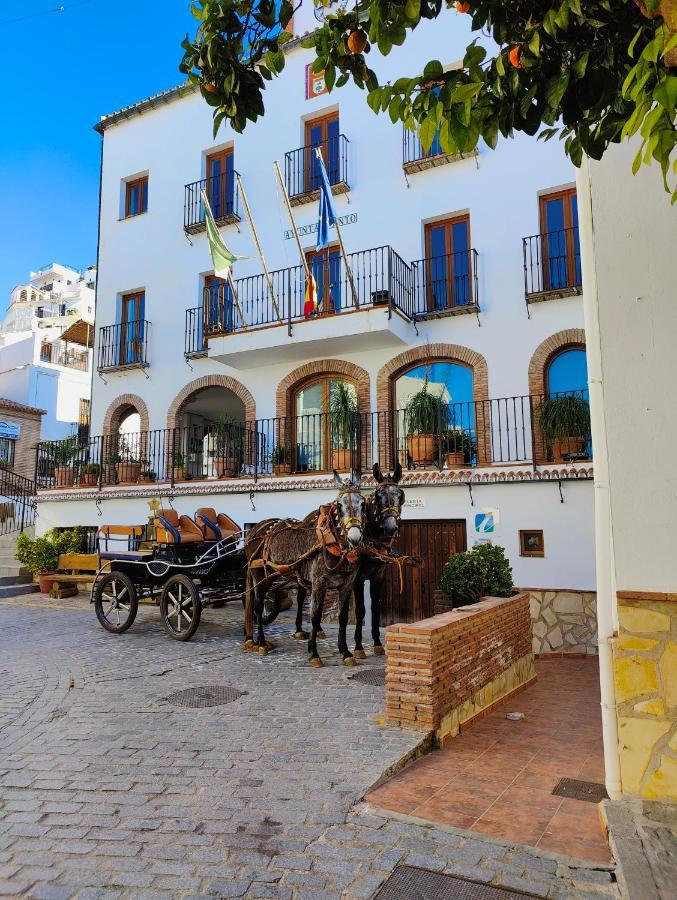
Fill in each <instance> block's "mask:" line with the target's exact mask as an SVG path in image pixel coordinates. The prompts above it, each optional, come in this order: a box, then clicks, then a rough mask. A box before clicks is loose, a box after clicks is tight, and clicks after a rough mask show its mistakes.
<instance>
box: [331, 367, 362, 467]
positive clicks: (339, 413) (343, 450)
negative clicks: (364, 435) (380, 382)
mask: <svg viewBox="0 0 677 900" xmlns="http://www.w3.org/2000/svg"><path fill="white" fill-rule="evenodd" d="M356 415H357V395H356V393H355V388H354V387H353V386H352V384H347V383H346V382H345V381H334V382H332V385H331V392H330V398H329V422H330V435H331V467H332V469H336V471H337V472H349V471H350V469H351V468H352V465H351V444H354V440H352V439H353V438H354V436H355V416H356Z"/></svg>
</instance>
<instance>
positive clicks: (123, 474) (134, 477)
mask: <svg viewBox="0 0 677 900" xmlns="http://www.w3.org/2000/svg"><path fill="white" fill-rule="evenodd" d="M118 454H119V459H118V462H117V463H116V465H115V476H116V478H117V480H118V484H130V483H134V482H136V481H138V480H139V473H140V472H141V461H140V460H139V457H138V455H137V454H136V453H135V452H134V450H133V449H132V448H131V447H130V446H129V444H128V443H127V440H126V438H125V436H124V435H120V440H119V442H118Z"/></svg>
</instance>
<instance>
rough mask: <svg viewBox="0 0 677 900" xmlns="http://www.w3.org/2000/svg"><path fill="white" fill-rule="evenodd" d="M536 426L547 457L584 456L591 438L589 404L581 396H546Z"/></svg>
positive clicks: (583, 457)
mask: <svg viewBox="0 0 677 900" xmlns="http://www.w3.org/2000/svg"><path fill="white" fill-rule="evenodd" d="M538 427H539V429H540V432H541V437H542V438H543V443H544V445H545V448H546V456H547V458H548V459H549V460H553V461H555V462H562V461H563V460H565V459H567V458H570V457H577V458H579V459H587V456H588V454H587V453H586V444H587V442H588V440H589V437H590V406H589V404H588V401H587V400H584V399H583V398H582V397H580V396H576V395H575V394H574V395H570V396H559V397H545V398H544V399H543V400H542V401H541V407H540V410H539V414H538Z"/></svg>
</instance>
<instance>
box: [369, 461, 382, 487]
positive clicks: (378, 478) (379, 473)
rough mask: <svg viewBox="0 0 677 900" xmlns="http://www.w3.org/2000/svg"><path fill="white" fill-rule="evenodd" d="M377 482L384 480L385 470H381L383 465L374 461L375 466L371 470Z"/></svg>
mask: <svg viewBox="0 0 677 900" xmlns="http://www.w3.org/2000/svg"><path fill="white" fill-rule="evenodd" d="M371 471H372V473H373V475H374V478H375V480H376V483H377V484H380V483H381V482H382V481H383V472H382V471H381V467H380V466H379V464H378V463H377V462H376V463H374V468H373V469H372V470H371Z"/></svg>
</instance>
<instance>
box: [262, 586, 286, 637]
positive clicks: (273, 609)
mask: <svg viewBox="0 0 677 900" xmlns="http://www.w3.org/2000/svg"><path fill="white" fill-rule="evenodd" d="M281 606H282V600H281V596H280V591H271V592H270V593H269V594H266V598H265V600H264V601H263V627H264V628H266V627H267V626H268V625H270V624H271V622H274V621H275V619H277V617H278V616H279V615H280V608H281Z"/></svg>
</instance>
